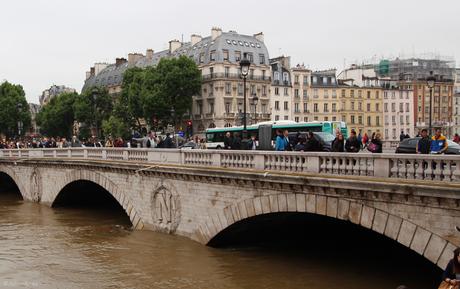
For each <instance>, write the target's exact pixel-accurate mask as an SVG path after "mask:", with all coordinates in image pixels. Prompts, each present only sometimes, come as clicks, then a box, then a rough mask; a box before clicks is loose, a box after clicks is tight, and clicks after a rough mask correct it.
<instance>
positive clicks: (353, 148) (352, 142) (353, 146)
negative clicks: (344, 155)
mask: <svg viewBox="0 0 460 289" xmlns="http://www.w3.org/2000/svg"><path fill="white" fill-rule="evenodd" d="M359 149H360V143H359V141H358V138H357V137H356V131H355V130H351V133H350V137H349V138H348V139H347V142H346V143H345V150H346V151H347V152H349V153H357V152H359Z"/></svg>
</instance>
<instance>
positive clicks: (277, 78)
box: [273, 71, 280, 80]
mask: <svg viewBox="0 0 460 289" xmlns="http://www.w3.org/2000/svg"><path fill="white" fill-rule="evenodd" d="M273 77H274V78H275V80H280V73H279V72H278V71H275V73H274V75H273Z"/></svg>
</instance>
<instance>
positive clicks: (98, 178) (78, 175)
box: [46, 170, 144, 229]
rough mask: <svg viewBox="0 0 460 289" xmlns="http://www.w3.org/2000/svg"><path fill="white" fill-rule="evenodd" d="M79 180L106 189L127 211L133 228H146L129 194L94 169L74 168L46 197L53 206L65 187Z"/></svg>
mask: <svg viewBox="0 0 460 289" xmlns="http://www.w3.org/2000/svg"><path fill="white" fill-rule="evenodd" d="M78 181H88V182H91V183H94V184H96V185H98V186H100V187H102V188H103V189H105V190H106V191H107V192H108V193H109V194H110V195H111V196H112V197H113V198H114V199H115V200H116V201H117V202H118V203H119V204H120V206H121V207H122V208H123V210H124V211H125V212H126V214H127V215H128V217H129V219H130V220H131V223H132V224H133V228H135V229H143V228H144V223H143V222H142V220H141V218H140V214H139V213H138V212H137V210H136V208H135V207H134V205H133V202H132V200H131V198H130V197H129V196H128V194H127V193H126V192H125V191H123V190H122V189H120V188H119V187H118V186H117V185H116V184H115V183H113V182H112V181H111V180H110V179H108V178H107V177H105V176H104V175H102V174H99V173H97V172H94V171H83V170H78V171H75V170H74V171H70V172H68V173H66V175H65V177H64V179H63V181H62V182H60V183H59V184H58V185H57V186H55V187H54V189H53V190H51V193H50V195H48V196H47V197H46V199H48V200H49V203H50V204H51V206H53V204H54V203H55V201H56V200H57V198H58V196H59V194H60V193H61V192H62V191H63V190H64V188H65V187H67V186H68V185H70V184H72V183H75V182H78Z"/></svg>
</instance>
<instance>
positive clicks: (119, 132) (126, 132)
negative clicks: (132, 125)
mask: <svg viewBox="0 0 460 289" xmlns="http://www.w3.org/2000/svg"><path fill="white" fill-rule="evenodd" d="M102 131H103V132H104V135H106V136H108V135H111V136H112V137H115V138H117V137H121V138H123V139H128V138H129V137H130V135H131V132H130V129H129V126H128V125H127V124H126V123H125V122H124V121H123V120H122V119H120V118H117V117H116V116H114V115H112V116H110V118H109V119H108V120H104V121H103V122H102Z"/></svg>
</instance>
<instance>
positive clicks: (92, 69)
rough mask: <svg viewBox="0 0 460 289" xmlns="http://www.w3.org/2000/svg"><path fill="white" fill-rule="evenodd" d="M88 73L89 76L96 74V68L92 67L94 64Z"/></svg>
mask: <svg viewBox="0 0 460 289" xmlns="http://www.w3.org/2000/svg"><path fill="white" fill-rule="evenodd" d="M89 75H90V76H95V75H96V69H95V68H94V66H93V67H91V68H90V69H89Z"/></svg>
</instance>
